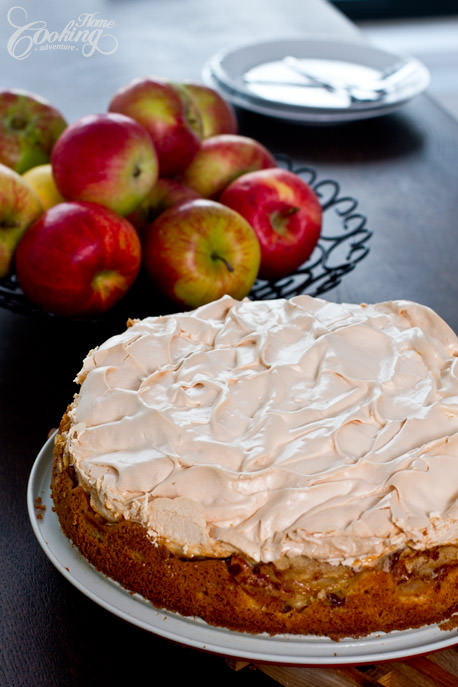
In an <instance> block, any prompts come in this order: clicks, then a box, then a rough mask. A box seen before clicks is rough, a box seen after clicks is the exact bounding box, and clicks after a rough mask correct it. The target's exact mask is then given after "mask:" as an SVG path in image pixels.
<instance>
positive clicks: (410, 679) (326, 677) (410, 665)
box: [227, 647, 458, 687]
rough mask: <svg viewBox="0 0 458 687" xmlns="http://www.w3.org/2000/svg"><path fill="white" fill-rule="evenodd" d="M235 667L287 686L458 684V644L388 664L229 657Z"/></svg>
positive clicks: (421, 686) (446, 686)
mask: <svg viewBox="0 0 458 687" xmlns="http://www.w3.org/2000/svg"><path fill="white" fill-rule="evenodd" d="M227 663H228V665H229V666H230V667H231V668H233V669H234V670H241V669H243V668H247V667H250V668H254V669H256V670H260V671H262V672H263V673H265V674H266V675H268V676H269V677H271V678H272V679H273V680H275V681H276V682H277V683H278V684H280V685H284V686H285V687H355V685H357V686H359V687H458V647H453V648H451V649H446V650H444V651H438V652H435V653H433V654H428V655H426V656H415V657H413V658H408V659H404V660H403V661H394V662H387V663H376V664H372V665H366V666H355V667H354V666H347V667H340V668H307V667H300V668H291V667H285V666H280V665H272V664H261V663H255V664H252V663H247V662H244V661H235V660H231V659H228V660H227Z"/></svg>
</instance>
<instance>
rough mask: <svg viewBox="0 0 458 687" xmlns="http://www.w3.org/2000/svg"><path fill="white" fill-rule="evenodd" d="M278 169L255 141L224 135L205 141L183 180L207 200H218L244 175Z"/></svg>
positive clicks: (265, 150) (263, 148)
mask: <svg viewBox="0 0 458 687" xmlns="http://www.w3.org/2000/svg"><path fill="white" fill-rule="evenodd" d="M276 166H277V163H276V162H275V158H274V157H273V155H272V154H271V153H270V152H269V151H268V150H267V148H265V147H264V146H263V145H262V144H261V143H259V142H258V141H256V140H255V139H254V138H249V137H248V136H238V135H236V134H220V135H219V136H212V137H211V138H207V139H205V141H203V142H202V145H201V147H200V150H199V152H198V153H197V155H196V156H195V157H194V159H193V160H192V162H191V164H190V165H189V166H188V167H187V168H186V170H185V171H184V173H183V175H182V177H181V179H182V181H183V183H184V184H186V185H187V186H190V187H191V188H193V189H194V190H195V191H197V193H198V194H199V195H200V196H202V197H203V198H213V199H217V198H218V197H219V195H220V194H221V193H222V192H223V191H224V189H225V188H226V186H229V184H230V183H231V182H232V181H234V179H236V178H237V177H239V176H241V175H242V174H246V173H248V172H252V171H255V170H258V169H267V168H270V167H276Z"/></svg>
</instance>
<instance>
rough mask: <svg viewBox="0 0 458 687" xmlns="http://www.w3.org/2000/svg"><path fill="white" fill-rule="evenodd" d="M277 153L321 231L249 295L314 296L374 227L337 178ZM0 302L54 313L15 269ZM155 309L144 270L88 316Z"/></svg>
mask: <svg viewBox="0 0 458 687" xmlns="http://www.w3.org/2000/svg"><path fill="white" fill-rule="evenodd" d="M276 157H277V162H278V164H279V166H280V167H283V168H284V169H288V170H289V171H292V172H294V173H295V174H298V175H299V176H300V177H301V178H302V179H304V181H306V182H307V183H308V184H309V185H310V186H311V187H312V188H313V189H314V191H315V193H316V194H317V196H318V198H319V200H320V203H321V205H322V208H323V218H324V219H323V232H322V234H321V236H320V239H319V241H318V244H317V246H316V247H315V250H314V251H313V253H312V255H311V256H310V258H309V260H307V262H306V263H304V264H303V265H301V266H300V267H299V268H298V269H296V270H295V271H294V272H292V273H291V274H289V275H288V276H287V277H284V278H282V279H278V280H276V281H265V280H261V279H258V280H257V281H256V282H255V284H254V286H253V288H252V290H251V291H250V294H249V295H250V298H253V299H260V300H268V299H273V298H289V297H291V296H295V295H298V294H301V293H307V294H308V295H310V296H318V295H320V294H323V293H325V292H326V291H329V290H330V289H333V288H334V287H336V286H338V285H339V284H340V282H341V280H342V278H343V276H344V275H345V274H347V273H348V272H351V271H352V270H353V269H354V268H355V267H356V265H357V264H358V263H359V262H360V261H361V260H362V259H363V258H365V257H366V255H367V254H368V252H369V245H368V243H369V239H370V237H371V236H372V232H371V231H370V230H369V229H368V227H367V219H366V217H365V215H363V214H361V212H359V211H358V201H357V200H356V199H355V198H353V197H351V196H347V195H342V194H341V189H340V185H339V183H338V182H337V181H334V180H332V179H320V178H319V176H318V174H317V172H316V170H315V169H313V168H312V167H308V166H301V167H297V166H295V165H294V164H293V162H292V160H291V159H290V158H289V157H288V156H286V155H277V156H276ZM139 281H140V280H139ZM0 307H3V308H6V309H9V310H12V311H14V312H16V313H20V314H23V315H37V316H51V317H57V316H56V315H53V314H52V313H47V312H45V311H43V310H42V309H41V308H39V307H38V306H36V305H35V304H33V303H32V302H31V301H30V300H29V299H28V298H26V296H25V295H24V293H23V292H22V290H21V287H20V285H19V283H18V281H17V279H16V275H15V274H14V273H13V274H10V275H8V276H7V277H5V278H4V279H1V280H0ZM159 309H160V308H159ZM155 310H157V308H155V307H154V306H153V303H152V297H151V289H150V288H149V285H148V284H145V281H144V276H143V281H142V283H141V284H137V285H134V288H132V290H131V292H129V293H128V294H127V295H126V296H125V297H124V298H123V299H122V301H121V302H120V303H119V304H118V305H116V306H115V307H114V308H113V309H112V310H111V311H108V312H106V313H104V314H103V315H100V316H98V317H97V318H93V317H92V318H89V319H90V320H94V319H96V320H97V321H101V322H103V321H107V320H113V319H116V320H117V319H121V320H125V318H126V316H127V317H129V316H135V317H145V316H147V315H151V314H156V312H155ZM66 319H69V318H66ZM73 319H76V320H81V319H83V318H73ZM84 319H85V320H86V321H88V319H86V318H84Z"/></svg>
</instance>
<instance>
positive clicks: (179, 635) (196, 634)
mask: <svg viewBox="0 0 458 687" xmlns="http://www.w3.org/2000/svg"><path fill="white" fill-rule="evenodd" d="M55 434H56V432H55V433H54V434H52V435H51V436H50V437H49V438H48V440H47V441H46V442H45V443H44V444H43V446H42V448H41V449H40V451H39V453H38V455H37V457H36V458H35V461H34V463H33V466H32V469H31V472H30V475H29V480H28V484H27V508H28V514H29V518H30V522H31V526H32V529H33V532H34V534H35V537H36V538H37V541H38V543H39V544H40V546H41V548H42V550H43V552H44V553H45V554H46V556H47V557H48V559H49V560H50V561H51V563H53V565H54V566H55V567H56V568H57V570H58V571H59V572H60V573H61V574H62V575H63V576H64V577H65V578H66V579H67V580H68V581H69V582H70V583H71V584H73V586H74V587H76V588H77V589H78V590H79V591H80V592H81V593H83V594H84V595H85V596H87V597H88V598H90V599H91V600H92V601H94V602H95V603H97V604H98V605H99V606H102V607H103V608H105V610H108V611H109V612H111V613H113V614H114V615H116V616H118V617H119V618H122V619H123V620H126V621H127V622H130V623H131V624H133V625H136V626H137V627H140V628H142V629H144V630H147V631H149V632H152V633H153V634H157V635H159V636H161V637H163V638H165V639H169V640H172V641H174V642H177V643H179V644H181V645H186V646H189V647H191V648H195V649H201V650H203V651H206V652H208V653H213V654H217V655H221V656H226V657H232V658H238V659H244V660H249V661H253V662H256V661H258V662H263V663H274V664H277V665H284V666H297V667H304V666H309V667H311V666H316V667H325V666H328V667H337V666H339V665H341V666H343V665H363V664H367V663H380V662H382V661H383V662H386V661H393V660H398V659H403V658H407V657H411V656H417V655H420V654H425V653H432V652H434V651H439V650H442V649H445V648H448V647H450V646H453V645H455V644H458V629H454V630H440V628H439V627H438V626H437V625H429V626H426V627H422V628H418V629H413V630H401V631H396V632H392V633H387V634H385V633H376V634H374V635H369V637H362V638H359V639H352V638H349V639H343V640H340V641H339V642H335V641H334V640H331V639H329V638H328V637H315V636H311V635H274V636H269V635H264V634H263V635H251V634H249V633H243V632H234V631H232V630H227V629H226V628H221V627H216V626H211V625H208V624H207V623H205V622H204V621H203V620H201V619H199V618H193V617H185V616H181V615H180V614H178V613H173V612H171V611H165V610H162V609H157V608H155V607H154V606H153V605H152V604H151V603H150V602H149V601H147V600H146V599H144V598H143V597H141V596H140V595H138V594H131V593H130V592H129V591H128V590H126V589H124V588H123V587H121V585H120V584H119V583H117V582H115V581H114V580H111V579H110V578H109V577H107V576H106V575H103V574H102V573H100V572H99V571H97V570H96V569H95V568H94V566H92V564H90V563H89V562H88V561H87V560H86V559H85V558H84V557H83V556H82V555H81V554H80V553H79V551H78V549H77V548H76V546H74V545H73V544H72V543H71V542H70V541H69V540H68V539H67V537H66V536H65V535H64V534H63V532H62V530H61V528H60V524H59V521H58V518H57V515H56V513H55V511H54V510H53V509H52V506H53V503H52V498H51V493H50V480H51V472H52V454H53V444H54V437H55ZM38 497H40V499H41V502H40V505H41V506H44V507H45V510H43V508H41V509H40V510H39V513H37V510H36V504H37V501H36V499H37V498H38ZM38 515H41V517H37V516H38ZM55 549H57V550H55ZM88 580H89V582H88ZM428 639H429V642H428V641H427V640H428ZM398 640H401V644H402V642H403V641H404V646H403V648H402V647H401V648H399V647H398V648H396V644H397V643H398ZM411 640H413V642H412V641H411ZM377 648H378V650H377Z"/></svg>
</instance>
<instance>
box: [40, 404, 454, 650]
mask: <svg viewBox="0 0 458 687" xmlns="http://www.w3.org/2000/svg"><path fill="white" fill-rule="evenodd" d="M70 425H71V421H70V418H69V417H68V415H67V414H66V415H64V417H63V419H62V422H61V426H60V429H59V433H58V435H57V437H56V441H55V449H54V464H53V475H52V496H53V500H54V504H55V510H56V513H57V516H58V518H59V521H60V524H61V526H62V529H63V532H64V533H65V535H66V536H67V537H69V538H70V539H71V540H72V541H73V543H74V544H75V545H76V546H77V547H78V549H79V550H80V552H81V554H82V555H83V556H84V557H85V558H86V559H87V560H88V561H90V563H92V564H93V565H94V566H95V567H96V568H97V569H98V570H99V571H101V572H102V573H104V574H106V575H108V576H110V577H111V578H113V579H114V580H116V581H118V582H119V583H120V584H121V585H122V586H124V587H125V588H126V589H128V590H130V591H133V592H138V593H139V594H141V595H143V596H144V597H145V598H146V599H148V600H150V601H151V602H152V603H153V605H154V606H156V607H158V608H163V609H167V610H170V611H175V612H178V613H181V614H183V615H185V616H198V617H200V618H202V619H204V620H205V621H206V622H208V623H209V624H212V625H218V626H222V627H225V628H229V629H231V630H238V631H246V632H250V633H263V632H266V633H269V634H276V633H294V634H314V635H327V636H329V637H331V638H333V639H339V638H342V637H346V636H351V637H359V636H363V635H366V634H368V633H371V632H374V631H385V632H389V631H391V630H402V629H406V628H412V627H419V626H422V625H425V624H429V623H433V622H440V621H443V620H445V619H447V618H449V617H450V616H451V615H452V614H453V613H454V612H456V611H458V552H457V548H456V547H455V546H437V547H434V549H431V550H429V551H424V552H421V551H420V552H418V551H416V552H414V551H409V550H404V551H401V552H397V553H395V554H394V555H390V556H389V557H386V558H385V559H384V560H383V561H380V563H379V565H377V567H375V568H363V569H362V570H360V571H355V570H353V569H351V568H348V567H345V566H343V565H339V566H329V565H328V564H325V565H324V566H323V564H319V563H317V562H314V561H310V560H309V561H307V560H304V559H301V560H300V561H298V563H297V564H293V565H292V566H290V567H286V568H285V566H283V565H280V564H278V565H276V564H275V563H268V564H256V563H253V561H248V560H247V559H245V558H244V557H243V556H230V557H227V558H185V557H181V556H178V555H175V554H173V553H171V551H170V550H169V549H168V548H167V546H166V545H165V544H164V543H158V542H154V541H152V540H151V538H150V537H149V536H148V534H147V531H146V529H145V528H144V527H143V526H142V525H141V524H139V523H135V522H132V521H126V520H124V519H121V520H120V521H118V522H109V521H108V520H106V519H105V518H104V517H102V516H101V515H100V514H98V513H96V512H95V511H94V510H93V508H92V507H91V505H90V498H89V495H88V494H87V493H86V492H85V490H84V488H83V487H82V486H81V485H79V484H78V483H77V480H76V478H75V472H74V469H73V466H72V462H71V456H70V455H68V454H67V453H66V452H65V450H64V449H65V443H66V434H67V432H68V429H69V427H70Z"/></svg>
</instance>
